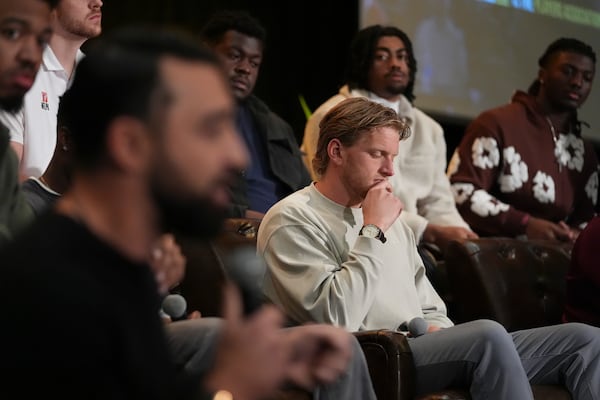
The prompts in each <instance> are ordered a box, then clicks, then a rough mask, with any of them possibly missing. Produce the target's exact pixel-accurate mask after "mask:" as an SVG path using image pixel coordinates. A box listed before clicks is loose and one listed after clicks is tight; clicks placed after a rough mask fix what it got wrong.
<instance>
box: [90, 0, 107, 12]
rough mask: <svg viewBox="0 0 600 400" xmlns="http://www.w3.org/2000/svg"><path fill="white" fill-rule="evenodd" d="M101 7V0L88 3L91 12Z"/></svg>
mask: <svg viewBox="0 0 600 400" xmlns="http://www.w3.org/2000/svg"><path fill="white" fill-rule="evenodd" d="M103 5H104V3H103V2H102V0H92V1H90V4H89V7H90V8H91V9H92V10H97V9H99V8H100V7H102V6H103Z"/></svg>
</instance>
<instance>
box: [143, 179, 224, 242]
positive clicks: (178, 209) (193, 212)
mask: <svg viewBox="0 0 600 400" xmlns="http://www.w3.org/2000/svg"><path fill="white" fill-rule="evenodd" d="M152 196H153V198H154V201H155V203H156V205H157V207H158V212H159V218H160V223H161V229H162V232H172V233H174V234H181V235H184V236H186V237H191V238H196V239H203V240H211V239H214V238H215V237H216V236H217V234H218V233H219V232H220V231H221V229H222V227H223V223H224V221H225V218H226V217H227V210H225V209H221V208H218V207H216V206H215V205H214V204H213V203H212V202H211V201H210V200H209V199H208V198H205V197H187V198H183V197H178V196H177V194H174V193H171V192H169V190H168V189H167V190H165V188H164V187H161V185H160V184H159V183H154V184H153V185H152Z"/></svg>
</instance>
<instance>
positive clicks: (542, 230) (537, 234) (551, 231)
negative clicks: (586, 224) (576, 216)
mask: <svg viewBox="0 0 600 400" xmlns="http://www.w3.org/2000/svg"><path fill="white" fill-rule="evenodd" d="M525 234H526V235H527V238H528V239H546V240H560V241H562V242H572V241H574V240H575V238H576V234H575V232H573V231H571V228H569V226H567V224H565V223H564V222H562V221H561V222H560V223H558V224H555V223H554V222H551V221H547V220H545V219H541V218H535V217H530V218H529V221H527V228H526V230H525Z"/></svg>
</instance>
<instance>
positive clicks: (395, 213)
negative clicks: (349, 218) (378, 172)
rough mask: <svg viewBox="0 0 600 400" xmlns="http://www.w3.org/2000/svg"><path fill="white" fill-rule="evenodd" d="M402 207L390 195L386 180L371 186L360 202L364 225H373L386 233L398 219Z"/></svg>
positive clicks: (397, 199)
mask: <svg viewBox="0 0 600 400" xmlns="http://www.w3.org/2000/svg"><path fill="white" fill-rule="evenodd" d="M403 207H404V205H403V204H402V202H401V201H400V199H399V198H398V197H396V196H394V194H393V193H392V185H390V183H389V182H388V181H387V180H384V181H381V182H379V183H377V184H376V185H373V186H372V187H371V189H369V191H368V192H367V195H366V196H365V199H364V200H363V202H362V212H363V220H364V222H363V223H364V224H365V225H367V224H373V225H375V226H377V227H378V228H379V229H381V230H382V231H383V232H386V231H387V230H388V229H389V227H390V226H392V224H393V223H394V222H395V221H396V219H398V217H399V216H400V213H401V212H402V208H403Z"/></svg>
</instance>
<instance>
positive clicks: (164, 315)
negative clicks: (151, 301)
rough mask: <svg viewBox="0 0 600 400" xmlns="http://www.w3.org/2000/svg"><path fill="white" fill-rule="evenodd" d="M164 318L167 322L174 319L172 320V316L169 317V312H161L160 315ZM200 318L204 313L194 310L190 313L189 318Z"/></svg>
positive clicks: (164, 321)
mask: <svg viewBox="0 0 600 400" xmlns="http://www.w3.org/2000/svg"><path fill="white" fill-rule="evenodd" d="M160 317H161V318H162V321H163V323H165V324H170V323H172V322H173V321H172V320H171V317H169V316H168V315H167V314H164V313H163V314H161V316H160ZM198 318H202V314H201V313H200V311H197V310H196V311H192V312H191V313H189V314H188V316H187V319H198Z"/></svg>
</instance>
